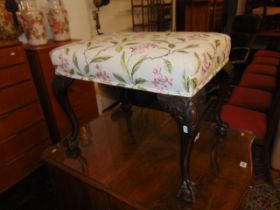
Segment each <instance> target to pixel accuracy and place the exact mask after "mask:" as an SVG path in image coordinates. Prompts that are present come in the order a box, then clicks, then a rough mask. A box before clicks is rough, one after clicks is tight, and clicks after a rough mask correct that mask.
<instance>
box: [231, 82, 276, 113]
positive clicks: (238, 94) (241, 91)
mask: <svg viewBox="0 0 280 210" xmlns="http://www.w3.org/2000/svg"><path fill="white" fill-rule="evenodd" d="M272 100H273V95H272V93H270V92H268V91H264V90H258V89H252V88H245V87H236V88H235V89H234V91H233V93H232V94H231V96H230V99H229V101H228V104H230V105H235V106H239V107H243V108H247V109H251V110H255V111H259V112H264V113H268V112H269V110H270V109H271V108H272V103H273V102H272Z"/></svg>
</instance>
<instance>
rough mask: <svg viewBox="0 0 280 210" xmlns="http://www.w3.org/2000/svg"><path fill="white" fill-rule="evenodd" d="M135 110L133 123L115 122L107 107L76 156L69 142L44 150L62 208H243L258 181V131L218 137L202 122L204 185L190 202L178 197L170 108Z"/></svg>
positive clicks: (197, 149) (199, 166) (198, 158)
mask: <svg viewBox="0 0 280 210" xmlns="http://www.w3.org/2000/svg"><path fill="white" fill-rule="evenodd" d="M117 109H118V108H117ZM115 110H116V109H115ZM132 110H133V115H132V116H131V118H130V121H129V123H128V121H127V119H125V118H121V119H119V120H117V121H112V118H111V113H110V112H108V113H105V114H104V115H102V116H100V117H99V118H97V119H95V120H93V121H91V122H90V123H89V124H87V125H85V126H83V127H82V128H81V133H80V149H81V153H80V154H79V155H78V156H77V157H76V158H73V157H72V156H70V155H69V153H68V152H67V151H65V148H64V146H63V145H62V144H58V145H55V146H53V147H51V148H49V149H47V150H46V151H45V152H44V155H43V158H44V160H45V161H46V162H47V165H48V168H49V172H50V176H51V178H52V181H53V186H54V190H55V193H56V195H57V198H58V201H59V203H60V205H61V206H60V207H61V209H65V210H66V209H67V210H72V209H83V210H90V209H95V210H103V209H112V210H136V209H142V210H148V209H158V210H160V209H161V210H162V209H169V210H185V209H189V207H191V209H192V210H201V209H208V210H233V209H238V207H240V206H241V205H242V201H243V198H244V197H245V195H246V192H247V191H248V190H249V185H250V183H251V176H252V159H251V143H252V140H253V138H254V135H253V134H250V133H247V132H243V131H241V130H229V131H228V135H227V136H226V137H218V136H217V135H216V131H215V125H214V124H203V125H202V126H201V132H200V133H201V135H200V138H199V139H198V140H197V142H196V144H195V145H194V148H193V153H192V157H191V163H190V164H191V170H192V178H193V180H194V181H195V182H196V183H197V185H196V191H197V197H196V201H195V202H194V204H193V205H192V206H191V205H190V204H188V203H185V202H183V201H181V200H180V199H178V198H177V197H176V196H175V195H176V192H177V186H179V184H180V179H179V178H176V177H179V164H178V161H179V158H180V157H179V153H180V152H179V151H180V148H179V147H178V145H179V136H180V133H179V131H178V128H177V125H176V122H175V121H174V120H173V119H172V117H171V116H170V115H169V114H168V113H164V112H160V111H155V110H151V109H144V108H139V107H133V108H132ZM113 111H114V110H113ZM159 130H161V132H158V131H159ZM217 138H219V139H217ZM177 140H178V141H177ZM93 141H94V144H93V143H91V142H93ZM218 142H220V143H218ZM215 156H216V157H217V160H218V166H219V167H218V171H216V170H215V167H214V165H213V164H212V163H213V162H212V158H213V157H215ZM225 195H226V196H225Z"/></svg>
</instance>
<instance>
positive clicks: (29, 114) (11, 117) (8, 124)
mask: <svg viewBox="0 0 280 210" xmlns="http://www.w3.org/2000/svg"><path fill="white" fill-rule="evenodd" d="M42 119H43V113H42V110H41V106H40V103H39V102H38V101H37V102H35V103H32V104H29V105H27V106H25V107H22V108H21V109H18V110H16V111H13V112H9V113H6V114H4V115H0V141H1V140H3V139H6V138H8V137H10V136H13V135H15V134H17V133H18V132H19V131H22V130H24V129H26V128H27V127H29V126H31V125H33V124H34V123H36V122H39V121H40V120H42Z"/></svg>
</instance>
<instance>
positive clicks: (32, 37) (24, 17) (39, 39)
mask: <svg viewBox="0 0 280 210" xmlns="http://www.w3.org/2000/svg"><path fill="white" fill-rule="evenodd" d="M30 5H31V4H30ZM19 8H21V10H20V11H19V12H18V13H17V18H18V20H19V22H20V23H21V25H22V27H23V30H24V33H25V35H26V37H27V40H28V44H30V45H35V46H36V45H44V44H47V43H48V35H47V30H46V27H45V24H44V15H43V13H42V12H41V11H39V10H37V9H36V8H34V7H30V8H29V7H28V6H26V5H23V4H22V5H20V7H19Z"/></svg>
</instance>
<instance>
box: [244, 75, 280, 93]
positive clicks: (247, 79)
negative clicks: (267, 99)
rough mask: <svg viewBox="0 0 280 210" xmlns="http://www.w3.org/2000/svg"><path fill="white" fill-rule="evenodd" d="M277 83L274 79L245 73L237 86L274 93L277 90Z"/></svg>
mask: <svg viewBox="0 0 280 210" xmlns="http://www.w3.org/2000/svg"><path fill="white" fill-rule="evenodd" d="M277 82H278V81H277V78H275V77H271V76H266V75H260V74H251V73H245V74H243V77H242V79H241V81H240V83H239V86H240V87H247V88H254V89H261V90H265V91H269V92H275V91H276V89H277Z"/></svg>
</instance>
